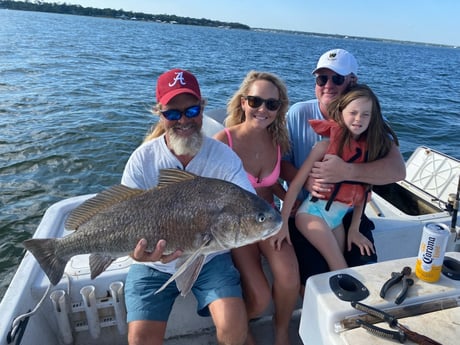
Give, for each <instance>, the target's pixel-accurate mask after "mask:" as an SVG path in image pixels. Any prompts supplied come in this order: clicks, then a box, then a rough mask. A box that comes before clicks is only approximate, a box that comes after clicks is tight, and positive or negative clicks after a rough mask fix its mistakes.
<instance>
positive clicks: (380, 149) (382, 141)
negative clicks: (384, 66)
mask: <svg viewBox="0 0 460 345" xmlns="http://www.w3.org/2000/svg"><path fill="white" fill-rule="evenodd" d="M358 98H367V99H369V100H370V101H371V102H372V113H371V119H370V122H369V127H368V128H367V130H366V131H365V132H364V133H363V135H365V139H366V143H367V150H368V157H367V161H368V162H372V161H374V160H377V159H379V158H382V157H385V156H386V155H387V154H388V152H390V150H391V146H392V143H393V142H394V143H395V144H396V145H397V146H399V141H398V137H397V136H396V133H395V132H394V131H393V130H392V129H391V127H390V126H389V125H388V124H387V123H386V122H385V119H384V118H383V116H382V111H381V108H380V103H379V100H378V98H377V96H376V95H375V94H374V92H373V91H372V90H371V88H370V87H369V86H367V85H364V84H356V85H354V86H351V87H349V88H348V89H347V90H346V91H345V93H344V94H342V95H341V96H340V97H338V98H337V99H335V100H334V101H333V102H331V103H330V104H329V106H328V113H329V116H330V118H331V119H332V120H334V121H335V122H337V123H338V124H339V125H340V127H341V128H344V129H345V130H343V131H342V134H341V136H340V138H339V145H338V147H339V151H343V147H344V146H347V145H349V144H350V139H351V136H350V131H349V130H348V129H347V128H346V126H345V123H344V121H343V116H342V111H343V109H345V108H346V107H347V105H348V104H350V103H351V102H352V101H354V100H356V99H358ZM341 154H342V152H338V155H339V156H340V155H341Z"/></svg>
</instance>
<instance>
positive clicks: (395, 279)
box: [380, 266, 414, 304]
mask: <svg viewBox="0 0 460 345" xmlns="http://www.w3.org/2000/svg"><path fill="white" fill-rule="evenodd" d="M410 274H411V268H410V267H408V266H406V267H404V268H403V269H402V271H401V272H399V273H398V272H392V273H391V278H390V279H388V280H387V281H386V282H385V284H383V286H382V289H381V290H380V297H382V298H385V295H386V293H387V292H388V290H389V289H390V288H391V287H393V286H394V285H396V284H398V283H399V282H401V281H402V288H401V292H400V293H399V294H398V296H397V297H396V299H395V303H396V304H401V303H402V302H403V301H404V299H405V298H406V296H407V290H408V289H409V287H411V286H412V285H414V280H413V279H412V278H409V276H410Z"/></svg>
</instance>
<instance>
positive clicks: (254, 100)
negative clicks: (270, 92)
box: [245, 96, 281, 111]
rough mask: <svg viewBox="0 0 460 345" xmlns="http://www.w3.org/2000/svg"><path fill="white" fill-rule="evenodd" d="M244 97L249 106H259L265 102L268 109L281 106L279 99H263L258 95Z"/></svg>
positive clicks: (272, 109) (275, 108)
mask: <svg viewBox="0 0 460 345" xmlns="http://www.w3.org/2000/svg"><path fill="white" fill-rule="evenodd" d="M245 98H246V100H247V101H248V104H249V106H250V107H251V108H259V107H260V106H261V105H262V104H263V103H265V106H266V107H267V109H268V110H270V111H274V110H278V109H279V108H280V107H281V101H280V100H279V99H274V98H269V99H263V98H260V97H258V96H246V97H245Z"/></svg>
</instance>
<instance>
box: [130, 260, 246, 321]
mask: <svg viewBox="0 0 460 345" xmlns="http://www.w3.org/2000/svg"><path fill="white" fill-rule="evenodd" d="M170 277H171V275H170V274H168V273H163V272H160V271H158V270H156V269H154V268H152V267H149V266H147V265H143V264H132V265H131V267H130V269H129V272H128V275H127V277H126V283H125V303H126V309H127V312H128V315H127V322H130V321H136V320H150V321H167V320H168V317H169V314H170V313H171V309H172V306H173V304H174V301H175V299H176V297H177V296H178V295H179V290H177V287H176V282H172V283H170V284H169V285H168V286H167V287H166V288H165V289H164V290H163V291H161V292H159V293H158V294H156V295H155V291H156V290H158V289H159V288H160V287H161V286H162V285H163V284H164V283H165V282H166V281H167V280H168V279H169V278H170ZM192 292H193V294H194V295H195V298H196V300H197V302H198V305H197V313H198V314H199V315H200V316H209V315H210V313H209V308H208V305H209V304H210V303H211V302H213V301H215V300H217V299H220V298H225V297H240V298H242V292H241V285H240V274H239V272H238V270H237V269H236V268H235V266H234V265H233V261H232V258H231V254H230V253H224V254H220V255H217V256H216V257H214V258H213V259H211V261H209V262H208V263H206V264H205V265H204V266H203V268H202V270H201V272H200V275H199V276H198V279H197V280H196V282H195V284H194V285H193V287H192Z"/></svg>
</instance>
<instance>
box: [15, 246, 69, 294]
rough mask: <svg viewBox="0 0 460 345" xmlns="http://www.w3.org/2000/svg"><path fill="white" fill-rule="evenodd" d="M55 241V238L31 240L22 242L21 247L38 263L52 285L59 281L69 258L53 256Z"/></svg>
mask: <svg viewBox="0 0 460 345" xmlns="http://www.w3.org/2000/svg"><path fill="white" fill-rule="evenodd" d="M57 241H58V240H57V239H55V238H32V239H28V240H25V241H24V242H22V244H23V246H24V247H25V248H26V249H27V250H28V251H29V252H31V253H32V255H33V256H34V257H35V259H36V260H37V261H38V263H39V264H40V267H41V268H42V269H43V271H44V272H45V273H46V275H47V276H48V279H49V280H50V282H51V284H53V285H56V284H57V283H59V281H60V280H61V278H62V276H63V275H64V270H65V266H66V265H67V261H68V260H69V258H64V257H59V256H57V255H56V254H55V252H56V243H57Z"/></svg>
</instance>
